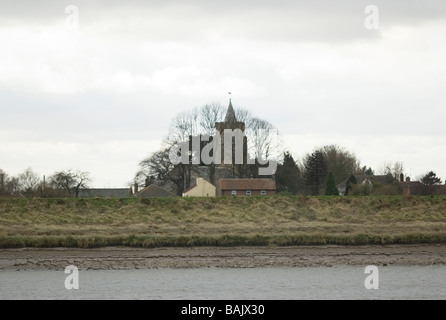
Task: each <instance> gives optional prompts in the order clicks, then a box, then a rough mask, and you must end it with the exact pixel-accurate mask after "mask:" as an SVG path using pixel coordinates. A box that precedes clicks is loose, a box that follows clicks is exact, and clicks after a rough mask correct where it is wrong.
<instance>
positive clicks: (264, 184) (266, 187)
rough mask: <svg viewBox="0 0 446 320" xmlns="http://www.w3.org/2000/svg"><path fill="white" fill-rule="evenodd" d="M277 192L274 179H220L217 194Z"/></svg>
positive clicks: (248, 194)
mask: <svg viewBox="0 0 446 320" xmlns="http://www.w3.org/2000/svg"><path fill="white" fill-rule="evenodd" d="M273 194H276V182H275V181H274V180H273V179H220V180H218V183H217V196H254V195H262V196H263V195H273Z"/></svg>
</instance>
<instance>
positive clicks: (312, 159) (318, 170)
mask: <svg viewBox="0 0 446 320" xmlns="http://www.w3.org/2000/svg"><path fill="white" fill-rule="evenodd" d="M304 169H305V173H304V180H305V187H306V189H307V191H308V193H309V194H310V195H312V196H317V195H320V194H321V191H323V187H324V186H325V179H326V176H327V163H326V161H325V157H324V154H323V153H322V152H321V151H319V150H316V151H314V152H313V153H312V154H311V155H308V156H307V157H306V159H305V164H304Z"/></svg>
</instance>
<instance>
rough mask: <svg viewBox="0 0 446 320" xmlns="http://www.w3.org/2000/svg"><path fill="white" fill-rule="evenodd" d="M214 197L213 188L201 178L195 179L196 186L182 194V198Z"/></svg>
mask: <svg viewBox="0 0 446 320" xmlns="http://www.w3.org/2000/svg"><path fill="white" fill-rule="evenodd" d="M215 195H216V188H215V186H214V185H213V184H212V183H210V182H208V181H206V180H204V179H203V178H197V179H196V184H195V185H193V186H191V187H190V188H188V189H186V190H185V191H184V192H183V197H215Z"/></svg>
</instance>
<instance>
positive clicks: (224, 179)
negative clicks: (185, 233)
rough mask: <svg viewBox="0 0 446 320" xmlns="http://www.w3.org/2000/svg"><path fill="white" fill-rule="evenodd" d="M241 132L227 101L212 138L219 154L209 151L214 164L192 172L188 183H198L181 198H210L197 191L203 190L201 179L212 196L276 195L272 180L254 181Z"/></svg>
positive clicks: (242, 125) (241, 126)
mask: <svg viewBox="0 0 446 320" xmlns="http://www.w3.org/2000/svg"><path fill="white" fill-rule="evenodd" d="M245 128H246V126H245V123H244V122H241V121H237V117H236V114H235V111H234V107H233V106H232V101H231V99H229V106H228V109H227V111H226V116H225V119H224V121H223V122H216V123H215V130H216V134H217V135H219V137H220V141H219V142H220V150H213V151H214V152H216V154H213V157H214V160H215V161H214V162H213V163H211V164H209V165H200V166H196V167H194V168H193V170H192V172H191V180H193V179H195V181H198V183H197V182H196V183H195V184H194V185H192V186H191V187H190V188H188V189H186V190H185V191H184V192H183V196H213V193H211V194H209V192H206V193H205V194H204V193H203V194H201V193H200V191H199V189H200V190H202V189H203V188H202V187H201V185H202V179H203V180H205V182H207V183H209V184H210V185H213V186H215V195H216V196H227V195H230V196H251V195H271V194H275V193H276V183H275V181H274V179H273V178H272V176H271V177H262V178H258V177H256V176H258V174H257V172H258V166H257V165H256V164H250V163H249V162H250V161H248V157H249V155H248V140H247V139H248V138H247V137H246V135H245ZM228 143H229V146H228ZM225 149H226V150H225ZM200 151H201V150H200ZM229 151H230V152H229ZM228 155H229V156H228Z"/></svg>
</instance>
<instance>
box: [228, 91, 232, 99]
mask: <svg viewBox="0 0 446 320" xmlns="http://www.w3.org/2000/svg"><path fill="white" fill-rule="evenodd" d="M231 93H232V92H228V94H229V101H231Z"/></svg>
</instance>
